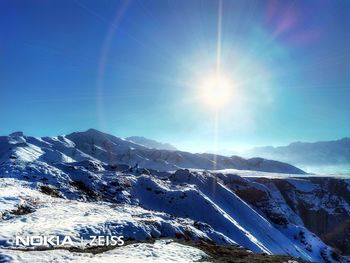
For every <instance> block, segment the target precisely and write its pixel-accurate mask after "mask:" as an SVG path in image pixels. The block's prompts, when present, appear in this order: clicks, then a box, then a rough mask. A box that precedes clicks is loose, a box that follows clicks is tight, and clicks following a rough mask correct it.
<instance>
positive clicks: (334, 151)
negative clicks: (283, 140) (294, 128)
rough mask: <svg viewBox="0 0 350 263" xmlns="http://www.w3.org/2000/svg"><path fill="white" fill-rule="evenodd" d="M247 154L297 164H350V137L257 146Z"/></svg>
mask: <svg viewBox="0 0 350 263" xmlns="http://www.w3.org/2000/svg"><path fill="white" fill-rule="evenodd" d="M245 155H246V156H251V157H253V156H259V157H264V158H271V159H273V160H279V161H283V162H288V163H292V164H295V165H298V164H299V165H342V164H350V138H343V139H340V140H335V141H321V142H314V143H308V142H294V143H291V144H289V145H287V146H280V147H272V146H266V147H256V148H253V149H251V150H249V151H247V153H245Z"/></svg>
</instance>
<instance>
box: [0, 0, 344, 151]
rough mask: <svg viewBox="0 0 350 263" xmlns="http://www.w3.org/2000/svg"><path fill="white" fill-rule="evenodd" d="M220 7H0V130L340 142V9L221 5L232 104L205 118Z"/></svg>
mask: <svg viewBox="0 0 350 263" xmlns="http://www.w3.org/2000/svg"><path fill="white" fill-rule="evenodd" d="M218 3H219V2H218V1H214V0H208V1H199V0H193V1H163V0H157V1H152V0H150V1H136V0H134V1H121V0H120V1H107V0H105V1H82V0H71V1H67V0H63V1H46V0H45V1H44V0H43V1H39V0H35V1H23V0H14V1H12V0H11V1H1V3H0V22H1V23H0V88H1V95H0V123H1V128H0V131H1V134H8V133H10V132H12V131H16V130H22V131H24V132H25V133H26V134H28V135H35V136H45V135H58V134H67V133H70V132H72V131H76V130H85V129H88V128H90V127H93V128H97V129H100V130H103V131H106V132H109V133H113V134H115V135H118V136H122V137H124V136H125V137H126V136H131V135H142V136H145V137H149V138H152V139H157V140H160V141H164V142H170V143H173V144H174V145H176V146H178V147H179V148H181V149H185V150H191V151H209V150H212V149H213V147H214V146H213V145H216V146H215V147H216V148H218V149H230V150H231V149H239V148H244V147H249V146H252V145H280V144H286V143H289V142H291V141H296V140H301V141H317V140H328V139H337V138H341V137H345V136H349V135H350V121H349V120H350V103H349V102H350V87H349V83H350V30H349V28H350V19H349V16H348V14H349V12H350V2H349V1H346V0H343V1H342V0H339V1H326V0H322V1H318V0H317V1H311V0H310V1H301V0H296V1H295V0H293V1H287V0H286V1H275V0H271V1H258V0H256V1H249V0H242V1H225V0H224V1H222V13H221V14H222V17H221V18H222V24H221V42H220V43H221V45H220V46H221V68H222V69H223V70H224V71H225V73H226V74H227V75H228V76H229V77H230V79H231V81H232V83H233V85H232V94H233V99H232V101H230V103H228V104H227V105H225V107H224V108H222V109H220V111H219V112H218V114H217V115H215V113H214V112H213V111H212V110H210V109H208V107H207V106H206V105H205V104H204V103H202V102H201V101H200V99H198V97H199V95H200V94H198V92H199V90H198V89H197V87H196V86H197V85H198V83H200V81H201V80H203V79H205V78H206V76H207V74H208V73H209V72H211V71H212V70H213V68H214V67H215V65H216V59H217V44H218V14H219V12H218V6H219V5H218ZM215 116H217V117H218V119H217V121H215V120H216V117H215ZM215 123H216V124H215ZM215 127H216V128H215ZM214 138H217V139H216V142H214Z"/></svg>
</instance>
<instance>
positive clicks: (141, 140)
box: [125, 136, 177, 151]
mask: <svg viewBox="0 0 350 263" xmlns="http://www.w3.org/2000/svg"><path fill="white" fill-rule="evenodd" d="M125 140H127V141H130V142H133V143H137V144H140V145H143V146H146V147H147V148H151V149H158V150H169V151H177V149H176V147H175V146H173V145H171V144H169V143H162V142H158V141H155V140H151V139H147V138H145V137H141V136H131V137H127V138H125Z"/></svg>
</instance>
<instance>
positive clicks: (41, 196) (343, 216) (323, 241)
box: [0, 130, 350, 262]
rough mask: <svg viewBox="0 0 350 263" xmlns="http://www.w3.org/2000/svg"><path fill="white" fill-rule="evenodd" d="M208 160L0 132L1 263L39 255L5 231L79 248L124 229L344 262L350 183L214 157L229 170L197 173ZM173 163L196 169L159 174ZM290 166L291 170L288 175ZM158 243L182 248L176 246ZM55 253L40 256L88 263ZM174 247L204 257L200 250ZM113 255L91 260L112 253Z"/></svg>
mask: <svg viewBox="0 0 350 263" xmlns="http://www.w3.org/2000/svg"><path fill="white" fill-rule="evenodd" d="M136 164H138V165H136ZM212 165H213V156H212V155H210V154H191V153H186V152H180V151H166V150H155V149H149V148H147V147H145V146H142V145H139V144H135V143H132V142H129V141H126V140H123V139H120V138H117V137H114V136H112V135H108V134H104V133H101V132H98V131H96V130H89V131H87V132H78V133H72V134H70V135H67V136H58V137H43V138H35V137H29V136H24V135H23V134H22V133H14V134H11V135H10V136H3V137H0V218H1V220H0V254H1V255H3V256H2V258H1V257H0V260H1V259H4V260H5V261H4V262H13V261H14V262H16V261H15V259H20V260H19V261H20V262H33V260H34V261H35V258H36V257H37V254H36V253H38V252H31V253H32V254H31V253H28V254H26V255H24V254H23V253H25V252H23V251H18V250H14V249H18V247H16V246H15V245H14V243H13V238H14V235H16V234H21V235H23V236H25V235H29V234H31V235H60V236H63V235H69V236H71V237H72V238H73V241H74V247H75V250H76V251H77V249H78V251H79V249H80V250H84V249H86V246H85V245H84V244H82V243H81V242H80V240H81V237H88V236H90V235H107V236H110V235H123V236H125V238H126V240H129V241H133V240H138V241H141V240H147V239H160V238H172V239H176V240H192V241H195V242H199V241H202V242H209V243H212V242H214V243H215V244H219V245H220V244H221V245H232V246H236V245H239V246H242V247H244V248H245V249H248V250H251V251H253V252H254V253H266V254H282V255H290V256H294V257H299V258H302V259H303V260H306V261H313V262H346V259H345V258H344V257H342V256H341V255H340V254H341V253H342V254H344V255H347V254H350V249H349V247H348V244H349V240H348V238H349V236H348V235H347V234H344V233H346V231H348V229H349V228H348V223H347V222H349V221H350V208H349V202H350V200H349V199H350V198H349V197H350V185H349V180H342V179H330V178H323V179H322V180H320V179H317V178H303V177H301V176H302V175H300V170H298V169H297V168H295V167H293V166H289V165H287V164H284V163H279V162H274V161H267V160H264V159H252V160H245V159H242V158H239V157H230V158H229V157H223V156H218V158H217V164H216V167H220V168H236V170H233V169H231V170H223V171H206V170H205V169H206V168H207V167H208V168H212ZM179 167H187V168H195V169H178V170H177V171H166V169H168V168H170V169H169V170H175V169H176V168H179ZM156 168H160V169H156ZM245 168H247V169H245ZM238 169H239V170H238ZM244 169H245V170H244ZM255 169H256V170H258V171H261V170H267V171H273V172H278V171H279V172H280V173H279V174H277V173H269V172H256V171H253V170H255ZM286 169H287V170H286ZM290 169H294V170H293V171H296V172H298V173H299V175H295V176H297V177H295V178H294V177H291V176H290V175H289V176H287V175H286V174H285V172H286V171H287V172H289V173H290V171H291V170H290ZM261 174H265V178H263V177H262V176H257V175H261ZM266 177H267V178H266ZM269 177H271V178H269ZM272 177H273V178H272ZM276 177H278V178H279V179H276ZM157 244H158V243H156V244H155V245H154V246H155V247H156V246H158V245H159V246H160V247H163V245H164V244H163V243H161V244H158V245H157ZM140 246H141V247H143V245H140ZM332 247H334V248H336V249H337V250H335V249H334V248H332ZM129 248H130V250H127V246H125V247H123V249H124V250H127V252H126V253H127V254H128V255H129V256H130V255H132V254H133V253H132V251H133V249H134V247H129ZM166 248H171V249H172V250H173V251H178V250H181V249H180V248H179V247H177V245H175V244H174V246H172V245H171V246H168V247H164V249H166ZM34 249H35V248H34ZM64 249H65V250H64V252H63V251H62V250H53V251H51V252H47V251H45V252H43V253H42V255H43V256H45V257H47V258H56V259H57V258H70V257H71V258H74V259H76V261H77V262H88V261H84V260H85V258H84V257H85V255H84V256H83V255H79V254H72V253H71V252H69V251H68V249H69V250H70V251H71V250H72V247H66V248H64ZM149 249H150V251H153V249H154V247H152V246H150V247H149ZM183 249H184V251H188V253H189V254H191V255H193V259H205V260H207V261H209V262H211V259H210V256H209V257H208V258H206V256H208V255H206V254H205V253H204V252H201V251H198V250H193V249H192V250H191V249H190V248H183ZM186 249H188V250H186ZM146 250H147V249H146ZM118 251H119V252H118ZM121 251H123V250H118V248H115V249H113V250H111V251H110V252H108V253H107V254H104V253H103V254H101V255H99V256H98V257H106V258H108V260H113V259H114V260H116V259H118V258H119V259H120V256H121V255H120V253H122V252H121ZM141 252H142V251H138V252H135V253H136V254H137V253H141ZM154 253H155V254H156V252H154ZM155 254H153V255H155ZM26 256H27V257H29V259H30V260H31V261H30V260H29V261H25V260H24V258H26ZM122 256H125V254H123V255H122ZM39 257H40V256H39ZM182 257H186V255H180V254H179V258H182ZM187 257H188V255H187ZM83 259H84V260H83ZM95 262H96V261H95ZM159 262H167V261H166V260H165V259H164V260H163V261H162V260H160V261H159ZM178 262H181V261H178ZM182 262H191V260H189V259H188V258H187V259H186V260H185V259H184V260H183V261H182Z"/></svg>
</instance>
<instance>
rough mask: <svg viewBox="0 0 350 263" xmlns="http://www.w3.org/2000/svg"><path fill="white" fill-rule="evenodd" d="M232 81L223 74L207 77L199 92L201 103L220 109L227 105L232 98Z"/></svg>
mask: <svg viewBox="0 0 350 263" xmlns="http://www.w3.org/2000/svg"><path fill="white" fill-rule="evenodd" d="M232 89H233V85H232V81H231V80H230V78H229V77H228V76H227V75H224V74H222V73H217V72H215V73H212V74H209V75H207V76H206V77H205V78H203V79H202V81H200V83H199V89H198V92H199V93H200V94H199V95H200V98H201V102H203V103H204V104H206V105H207V106H209V107H212V108H215V109H218V108H221V107H223V106H225V105H227V104H228V103H229V102H230V100H231V98H232Z"/></svg>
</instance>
